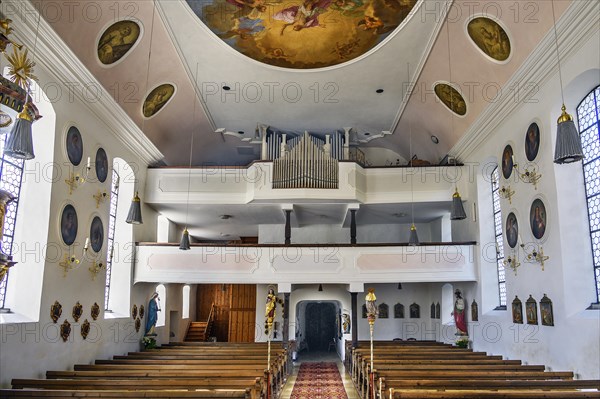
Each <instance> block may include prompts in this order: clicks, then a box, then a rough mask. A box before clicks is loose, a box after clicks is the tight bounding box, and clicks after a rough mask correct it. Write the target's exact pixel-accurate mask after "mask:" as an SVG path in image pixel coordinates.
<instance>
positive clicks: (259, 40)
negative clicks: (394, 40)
mask: <svg viewBox="0 0 600 399" xmlns="http://www.w3.org/2000/svg"><path fill="white" fill-rule="evenodd" d="M186 2H187V3H188V5H189V6H190V8H191V9H192V11H193V12H194V13H195V14H196V15H197V16H198V18H200V20H201V21H202V22H203V23H204V24H205V25H206V26H207V27H208V28H209V29H210V30H211V31H213V33H214V34H215V35H217V36H218V37H219V38H221V40H223V41H224V42H225V43H227V44H228V45H230V46H231V47H233V48H234V49H236V50H237V51H239V52H240V53H242V54H244V55H246V56H248V57H250V58H253V59H255V60H257V61H260V62H264V63H266V64H270V65H274V66H278V67H283V68H294V69H310V68H323V67H328V66H331V65H336V64H341V63H344V62H347V61H350V60H352V59H354V58H356V57H359V56H361V55H363V54H364V53H366V52H367V51H369V50H371V49H372V48H373V47H375V46H376V45H378V44H379V43H381V41H382V40H383V39H385V38H386V37H387V36H388V35H389V34H390V33H391V32H393V31H394V30H395V29H396V28H397V27H398V26H400V24H401V23H402V21H404V20H405V19H406V17H407V16H408V15H409V14H410V12H411V10H412V9H413V7H414V6H415V4H416V3H417V0H292V1H267V0H186Z"/></svg>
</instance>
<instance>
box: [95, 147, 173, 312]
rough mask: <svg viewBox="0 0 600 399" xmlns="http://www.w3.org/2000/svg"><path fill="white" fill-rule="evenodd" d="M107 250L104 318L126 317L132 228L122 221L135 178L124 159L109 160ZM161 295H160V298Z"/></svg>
mask: <svg viewBox="0 0 600 399" xmlns="http://www.w3.org/2000/svg"><path fill="white" fill-rule="evenodd" d="M112 170H113V173H112V183H111V194H110V210H109V212H110V215H109V222H108V240H107V243H108V251H107V254H106V257H107V258H106V286H105V297H104V307H105V309H106V311H105V312H104V317H105V318H118V317H127V316H128V315H129V309H130V308H131V285H132V281H131V270H132V267H133V255H132V254H133V249H134V246H135V245H134V242H133V228H132V226H131V225H130V224H128V223H126V222H125V218H126V216H127V212H128V211H129V205H130V202H129V201H118V198H119V197H121V198H131V197H133V193H134V188H133V186H134V182H135V179H136V176H135V173H134V170H133V168H132V167H131V166H130V165H129V164H128V163H127V162H126V161H125V160H123V159H121V158H114V160H113V162H112ZM162 299H163V298H162V297H161V300H162Z"/></svg>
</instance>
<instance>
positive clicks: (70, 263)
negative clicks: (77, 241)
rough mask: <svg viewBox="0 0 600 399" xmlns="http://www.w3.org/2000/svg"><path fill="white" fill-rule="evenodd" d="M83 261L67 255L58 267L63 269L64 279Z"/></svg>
mask: <svg viewBox="0 0 600 399" xmlns="http://www.w3.org/2000/svg"><path fill="white" fill-rule="evenodd" d="M80 262H81V261H80V260H79V259H77V258H76V257H75V255H67V254H65V259H64V260H63V261H62V262H60V263H59V264H58V265H59V266H60V267H62V269H63V277H67V272H68V271H69V270H73V269H75V268H76V267H77V265H79V263H80Z"/></svg>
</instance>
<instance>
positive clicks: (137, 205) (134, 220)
mask: <svg viewBox="0 0 600 399" xmlns="http://www.w3.org/2000/svg"><path fill="white" fill-rule="evenodd" d="M152 7H153V8H152V22H151V25H150V46H149V47H148V62H147V65H148V66H147V69H146V90H147V89H148V78H149V77H150V61H151V59H152V40H153V37H154V14H155V12H156V4H155V2H154V0H153V1H152ZM145 126H146V119H145V118H143V119H142V132H144V127H145ZM135 181H136V182H137V179H136V180H135ZM141 205H142V204H141V201H140V196H139V195H138V192H137V191H136V192H135V195H134V197H133V199H132V200H131V206H130V207H129V213H128V214H127V219H126V220H125V222H127V223H129V224H142V223H144V222H143V221H142V206H141Z"/></svg>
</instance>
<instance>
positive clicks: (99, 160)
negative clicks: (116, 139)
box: [95, 147, 108, 183]
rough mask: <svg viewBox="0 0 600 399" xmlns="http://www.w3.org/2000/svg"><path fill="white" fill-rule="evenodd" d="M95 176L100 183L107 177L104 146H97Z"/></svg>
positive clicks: (106, 157)
mask: <svg viewBox="0 0 600 399" xmlns="http://www.w3.org/2000/svg"><path fill="white" fill-rule="evenodd" d="M95 164H96V177H97V178H98V181H99V182H100V183H104V182H105V181H106V178H107V177H108V156H107V155H106V151H104V148H102V147H100V148H98V151H96V162H95Z"/></svg>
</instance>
